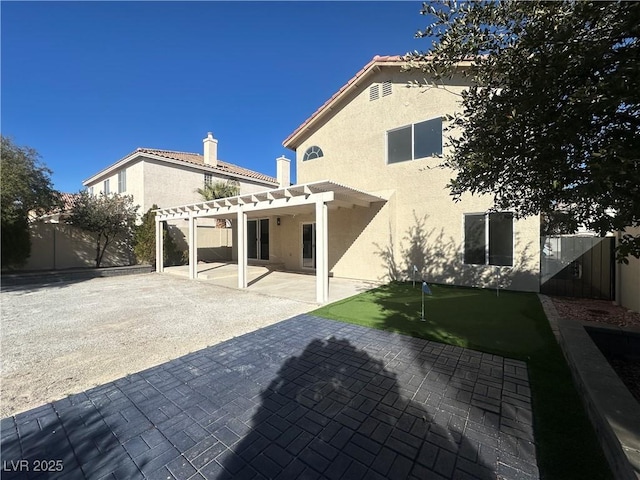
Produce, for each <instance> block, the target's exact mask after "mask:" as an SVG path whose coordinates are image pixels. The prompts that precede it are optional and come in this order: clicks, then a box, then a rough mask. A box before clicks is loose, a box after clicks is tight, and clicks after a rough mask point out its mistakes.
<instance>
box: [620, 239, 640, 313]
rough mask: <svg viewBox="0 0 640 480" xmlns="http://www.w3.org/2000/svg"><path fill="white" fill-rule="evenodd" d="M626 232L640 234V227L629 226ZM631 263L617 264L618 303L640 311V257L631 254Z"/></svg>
mask: <svg viewBox="0 0 640 480" xmlns="http://www.w3.org/2000/svg"><path fill="white" fill-rule="evenodd" d="M625 233H630V234H632V235H640V227H636V228H628V229H627V230H626V231H625ZM628 259H629V263H628V264H627V265H625V264H620V263H618V264H617V268H618V269H619V275H618V282H617V283H618V284H617V285H616V289H617V292H618V295H617V297H618V303H619V304H620V305H622V306H623V307H625V308H628V309H629V310H633V311H635V312H640V259H638V258H635V257H632V256H629V257H628Z"/></svg>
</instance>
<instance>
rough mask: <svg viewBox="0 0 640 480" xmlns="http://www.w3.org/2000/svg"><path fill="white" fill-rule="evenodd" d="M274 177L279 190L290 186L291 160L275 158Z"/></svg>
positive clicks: (283, 157)
mask: <svg viewBox="0 0 640 480" xmlns="http://www.w3.org/2000/svg"><path fill="white" fill-rule="evenodd" d="M276 172H277V173H276V177H277V179H278V186H279V187H280V188H287V187H290V186H291V160H289V159H288V158H286V157H285V156H284V155H283V156H282V157H279V158H276Z"/></svg>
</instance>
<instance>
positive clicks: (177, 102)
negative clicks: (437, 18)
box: [0, 1, 429, 192]
mask: <svg viewBox="0 0 640 480" xmlns="http://www.w3.org/2000/svg"><path fill="white" fill-rule="evenodd" d="M420 6H421V2H419V1H416V2H7V1H2V2H1V4H0V8H1V15H2V17H1V32H2V34H1V35H2V38H1V40H2V47H1V48H2V50H1V55H2V79H1V80H2V82H1V88H2V91H1V95H2V97H1V98H2V106H1V108H2V112H1V114H2V115H1V122H2V123H1V132H2V134H3V135H7V136H11V137H13V139H14V141H15V142H16V143H17V144H19V145H28V146H30V147H33V148H35V149H36V150H37V151H38V152H39V153H40V155H41V156H42V160H43V162H44V163H45V164H46V165H47V166H48V167H49V168H50V169H51V170H53V176H52V178H53V182H54V185H55V187H56V188H57V189H59V190H61V191H64V192H76V191H78V190H80V189H81V188H82V181H83V180H84V179H86V178H88V177H89V176H91V175H92V174H94V173H97V172H98V171H99V170H101V169H102V168H104V167H106V166H108V165H110V164H111V163H113V162H115V161H116V160H118V159H120V158H121V157H123V156H125V155H127V154H128V153H130V152H132V151H133V150H135V149H136V148H138V147H149V148H161V149H167V150H179V151H187V152H197V153H201V152H202V139H203V138H204V137H205V136H206V134H207V132H208V131H212V132H213V134H214V136H215V137H216V138H217V139H218V141H219V144H218V156H219V158H221V159H222V160H225V161H227V162H231V163H235V164H238V165H241V166H243V167H246V168H251V169H254V170H258V171H260V172H263V173H266V174H269V175H274V176H275V158H276V157H279V156H280V155H283V154H284V155H285V156H287V157H288V158H290V159H294V154H293V152H291V151H289V150H287V149H285V148H284V147H283V146H282V141H283V140H284V139H285V138H286V137H287V136H288V135H289V134H290V133H291V132H293V130H295V128H296V127H297V126H298V125H300V124H301V123H302V122H303V121H304V120H306V119H307V118H308V117H309V116H310V115H311V114H312V113H313V112H314V111H315V110H316V109H317V108H318V107H319V106H320V105H322V104H323V103H324V102H325V101H326V100H327V99H328V98H329V97H330V96H331V95H333V94H334V93H335V92H336V91H337V90H338V89H339V88H340V87H341V86H342V85H344V83H346V81H347V80H349V79H350V78H351V77H352V76H353V75H354V74H355V73H356V72H357V71H358V70H360V69H361V68H362V67H363V66H364V65H365V64H366V63H367V62H369V61H370V60H371V59H372V58H373V56H374V55H378V54H379V55H394V54H403V53H406V52H408V51H412V50H426V49H427V48H428V47H429V45H428V42H427V40H424V39H423V40H420V39H415V38H414V33H415V32H416V31H417V30H419V29H422V28H424V26H425V25H426V21H427V19H426V18H425V17H422V16H420V14H419V12H420Z"/></svg>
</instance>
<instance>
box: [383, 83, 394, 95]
mask: <svg viewBox="0 0 640 480" xmlns="http://www.w3.org/2000/svg"><path fill="white" fill-rule="evenodd" d="M391 93H392V92H391V82H388V81H387V82H383V83H382V96H383V97H386V96H387V95H391Z"/></svg>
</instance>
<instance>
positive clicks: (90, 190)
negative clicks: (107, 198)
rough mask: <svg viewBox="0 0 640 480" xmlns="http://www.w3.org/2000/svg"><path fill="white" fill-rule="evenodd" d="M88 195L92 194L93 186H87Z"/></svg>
mask: <svg viewBox="0 0 640 480" xmlns="http://www.w3.org/2000/svg"><path fill="white" fill-rule="evenodd" d="M89 195H93V187H89Z"/></svg>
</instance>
